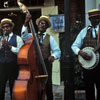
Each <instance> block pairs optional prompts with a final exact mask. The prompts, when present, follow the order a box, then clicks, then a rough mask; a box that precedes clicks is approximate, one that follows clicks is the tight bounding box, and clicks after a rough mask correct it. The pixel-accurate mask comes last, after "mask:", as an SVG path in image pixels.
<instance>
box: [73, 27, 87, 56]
mask: <svg viewBox="0 0 100 100" xmlns="http://www.w3.org/2000/svg"><path fill="white" fill-rule="evenodd" d="M86 33H87V27H86V28H84V29H83V30H81V31H80V33H79V34H78V36H77V37H76V40H75V41H74V43H73V44H72V46H71V49H72V51H73V52H74V53H75V54H76V55H78V52H79V51H80V48H81V47H82V45H83V39H84V37H85V35H86Z"/></svg>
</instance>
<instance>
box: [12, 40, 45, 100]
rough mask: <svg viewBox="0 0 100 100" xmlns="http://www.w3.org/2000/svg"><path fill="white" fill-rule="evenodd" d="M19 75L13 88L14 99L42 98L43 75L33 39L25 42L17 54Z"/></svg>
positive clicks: (30, 99)
mask: <svg viewBox="0 0 100 100" xmlns="http://www.w3.org/2000/svg"><path fill="white" fill-rule="evenodd" d="M18 64H19V75H18V78H17V80H16V81H15V85H14V89H13V99H14V100H44V96H43V94H44V92H45V91H44V86H43V81H42V79H43V77H40V78H38V76H40V75H39V73H40V69H39V68H40V66H38V65H39V61H38V59H37V56H36V52H35V49H34V45H33V41H32V43H27V44H25V45H24V46H23V47H22V48H21V50H20V52H19V54H18ZM41 78H42V79H41Z"/></svg>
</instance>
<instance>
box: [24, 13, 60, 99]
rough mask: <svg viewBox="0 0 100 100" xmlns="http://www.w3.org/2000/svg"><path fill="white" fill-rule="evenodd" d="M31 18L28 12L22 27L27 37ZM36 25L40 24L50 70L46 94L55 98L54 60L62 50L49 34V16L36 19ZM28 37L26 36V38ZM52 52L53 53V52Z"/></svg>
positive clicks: (41, 39) (44, 54)
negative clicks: (53, 81) (53, 84)
mask: <svg viewBox="0 0 100 100" xmlns="http://www.w3.org/2000/svg"><path fill="white" fill-rule="evenodd" d="M30 18H31V15H30V14H26V20H25V23H24V25H23V27H22V38H23V39H24V40H26V39H27V36H28V35H29V34H28V32H27V25H28V22H29V20H30ZM36 25H37V26H38V34H37V36H38V38H39V44H40V48H41V52H42V56H43V59H44V62H45V65H46V68H47V72H48V80H47V84H46V95H47V100H53V91H52V62H54V60H56V59H59V58H60V55H61V51H60V49H59V47H58V44H57V43H56V40H55V39H54V38H53V37H52V36H50V35H48V34H47V32H46V29H47V28H49V27H50V26H51V23H50V21H49V18H48V17H47V16H41V17H40V18H38V19H37V20H36ZM25 37H26V38H25ZM51 52H52V54H51Z"/></svg>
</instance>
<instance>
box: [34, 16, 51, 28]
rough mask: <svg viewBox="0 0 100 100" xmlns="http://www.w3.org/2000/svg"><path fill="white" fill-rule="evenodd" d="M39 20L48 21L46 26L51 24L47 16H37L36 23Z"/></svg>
mask: <svg viewBox="0 0 100 100" xmlns="http://www.w3.org/2000/svg"><path fill="white" fill-rule="evenodd" d="M41 20H45V21H46V22H47V23H48V28H49V27H50V26H51V23H50V20H49V17H48V16H40V18H37V19H36V25H38V24H39V22H40V21H41Z"/></svg>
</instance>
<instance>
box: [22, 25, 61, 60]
mask: <svg viewBox="0 0 100 100" xmlns="http://www.w3.org/2000/svg"><path fill="white" fill-rule="evenodd" d="M43 34H44V35H43V39H44V38H45V36H46V32H44V33H43ZM29 36H31V35H30V34H28V30H27V27H25V26H24V25H23V27H22V30H21V37H22V39H23V40H26V39H27V38H28V37H29ZM50 49H51V52H52V56H54V58H55V59H59V58H60V56H61V50H60V48H59V46H58V44H57V42H56V40H55V39H54V37H53V36H50Z"/></svg>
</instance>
